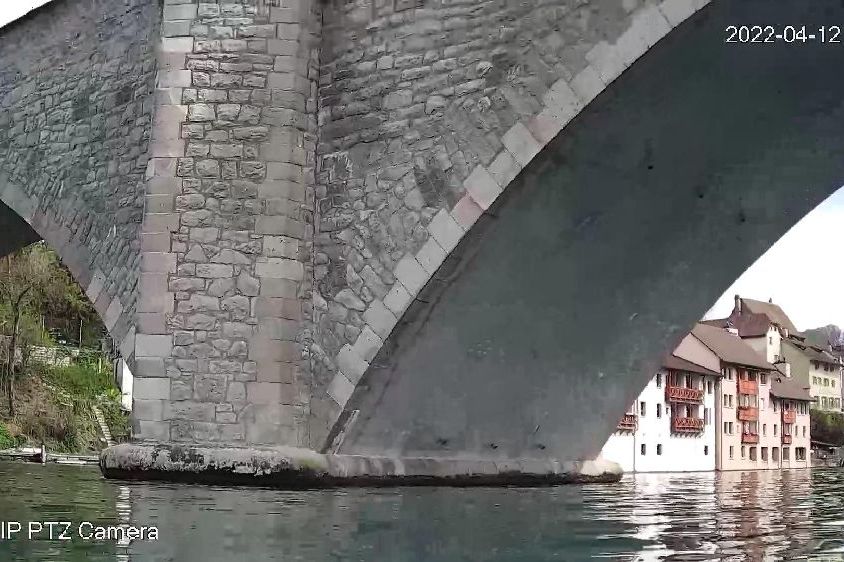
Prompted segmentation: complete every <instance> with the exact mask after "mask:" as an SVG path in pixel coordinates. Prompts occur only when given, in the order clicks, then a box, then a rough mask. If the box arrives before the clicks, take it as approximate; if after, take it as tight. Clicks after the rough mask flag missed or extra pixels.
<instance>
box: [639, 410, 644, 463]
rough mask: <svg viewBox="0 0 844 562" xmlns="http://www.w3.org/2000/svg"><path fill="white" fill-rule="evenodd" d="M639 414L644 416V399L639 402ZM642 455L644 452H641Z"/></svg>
mask: <svg viewBox="0 0 844 562" xmlns="http://www.w3.org/2000/svg"><path fill="white" fill-rule="evenodd" d="M639 415H640V416H642V417H643V418H644V417H645V401H644V400H642V401H641V402H639ZM642 454H643V455H644V453H642Z"/></svg>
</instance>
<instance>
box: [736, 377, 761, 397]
mask: <svg viewBox="0 0 844 562" xmlns="http://www.w3.org/2000/svg"><path fill="white" fill-rule="evenodd" d="M738 393H739V394H759V385H758V384H757V383H756V381H743V380H741V379H739V381H738Z"/></svg>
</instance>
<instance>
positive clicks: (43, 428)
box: [0, 364, 128, 453]
mask: <svg viewBox="0 0 844 562" xmlns="http://www.w3.org/2000/svg"><path fill="white" fill-rule="evenodd" d="M5 400H6V399H5V396H4V397H2V400H0V449H3V448H8V447H10V446H15V445H24V444H25V445H39V444H40V443H41V440H42V439H43V440H44V442H45V444H46V445H47V448H48V449H49V450H51V451H56V452H65V453H84V452H92V451H97V450H99V449H100V448H102V442H101V441H100V439H99V430H98V428H97V423H96V420H95V419H94V415H93V411H92V410H91V406H92V405H93V404H96V405H99V406H100V409H101V410H102V411H103V414H104V416H105V417H106V423H107V424H108V425H109V429H111V431H112V434H114V436H115V437H116V438H118V437H120V436H122V435H125V434H127V433H128V421H127V419H126V416H124V415H123V414H122V412H121V411H120V402H119V400H120V394H119V392H118V391H117V390H116V389H115V388H114V386H113V384H112V382H111V375H110V373H109V372H107V371H102V370H99V371H98V370H97V368H96V366H95V365H93V364H88V365H85V364H82V365H71V366H69V367H60V368H56V367H54V368H43V367H42V368H36V369H34V372H33V374H31V375H30V376H28V377H26V378H25V379H24V380H22V381H20V382H19V383H18V385H17V390H16V400H15V408H16V410H17V411H16V415H15V416H14V417H10V416H9V413H8V409H7V407H6V401H5ZM4 442H5V443H4ZM4 445H5V446H4Z"/></svg>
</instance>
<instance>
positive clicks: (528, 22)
mask: <svg viewBox="0 0 844 562" xmlns="http://www.w3.org/2000/svg"><path fill="white" fill-rule="evenodd" d="M704 4H706V0H667V1H665V2H654V1H652V0H625V1H624V2H617V1H614V0H606V1H605V0H594V1H586V0H579V1H570V0H540V1H537V2H520V3H519V2H508V1H504V0H491V1H478V0H418V1H413V0H356V1H350V2H339V1H334V2H332V3H331V5H330V9H329V8H326V10H325V17H324V22H323V45H322V53H321V67H320V90H319V131H320V137H319V140H320V142H319V144H318V147H317V152H318V155H317V160H318V170H319V171H318V175H317V189H316V198H317V199H316V209H317V216H316V225H317V232H316V234H315V262H314V263H315V268H314V288H315V291H314V317H313V320H314V328H313V334H314V342H313V345H312V346H311V357H312V362H311V365H312V368H313V375H312V376H313V381H314V383H313V384H314V391H313V399H312V413H313V417H312V429H311V437H312V443H311V445H312V446H313V447H315V448H324V447H327V446H330V445H331V443H330V442H329V441H331V440H332V439H333V437H334V435H335V434H336V433H337V432H338V430H340V429H341V428H339V427H335V422H336V420H337V419H338V417H339V415H340V413H341V412H342V410H343V408H344V407H345V406H346V404H347V402H348V401H349V398H350V397H351V395H352V393H353V392H355V388H356V386H357V384H358V382H359V381H361V379H362V377H364V375H365V373H366V371H367V369H368V368H369V365H370V363H371V362H372V361H373V360H376V355H377V354H378V352H379V350H380V349H381V348H382V346H383V345H384V341H385V340H387V338H388V337H390V335H391V333H392V332H393V330H394V328H395V327H396V326H397V324H399V321H400V319H401V318H402V316H403V315H404V314H405V312H406V311H407V310H408V309H409V307H411V305H412V302H413V301H414V299H415V298H417V297H419V295H420V292H421V291H422V290H423V288H424V287H425V286H426V283H428V282H429V280H430V279H431V278H432V277H436V275H437V271H438V270H439V269H440V266H441V265H442V264H443V263H444V261H445V260H446V257H447V256H448V255H449V253H450V252H451V251H452V250H453V249H454V248H455V246H456V245H457V243H458V242H459V241H460V240H461V238H462V237H463V236H464V234H465V233H466V232H467V231H468V230H469V229H470V228H471V227H472V226H473V224H475V222H476V221H477V220H478V219H479V218H480V216H481V215H482V214H483V213H484V212H485V211H486V210H487V209H488V208H489V207H490V205H492V203H493V202H494V201H495V199H496V198H497V196H498V195H499V194H500V193H501V192H502V191H503V190H504V189H506V187H507V186H508V185H509V184H510V182H511V181H512V180H513V179H514V178H515V177H516V175H517V174H518V173H519V172H520V170H521V169H522V168H524V166H526V165H527V164H528V163H529V162H530V161H531V160H532V158H533V157H534V156H535V155H536V154H538V153H539V151H540V150H541V149H542V147H543V146H544V145H545V144H547V143H548V142H549V141H550V140H551V139H552V138H554V137H555V135H557V133H558V132H559V131H560V130H561V129H562V128H563V127H564V126H565V125H566V123H568V122H569V121H570V120H571V119H572V118H574V116H575V115H576V114H577V113H578V112H579V111H580V110H581V109H582V108H583V107H584V106H585V105H586V104H588V103H589V102H590V101H591V100H592V99H593V98H594V97H595V96H596V95H597V94H598V93H599V92H601V91H602V90H603V89H604V88H605V87H606V85H607V84H609V83H610V82H612V81H613V80H614V79H615V78H616V77H617V76H618V75H619V74H620V73H621V72H622V71H623V70H624V69H625V68H626V67H627V66H629V65H630V64H632V63H633V62H634V61H635V60H636V59H637V58H638V57H639V56H641V55H642V54H644V53H645V51H646V50H647V49H648V48H650V47H651V46H652V45H654V44H655V43H656V42H657V41H658V40H659V39H660V38H662V37H663V36H664V35H665V34H666V33H668V32H669V31H670V30H671V29H672V27H674V26H676V25H678V24H679V23H680V22H682V21H683V20H684V19H685V18H687V17H688V16H690V15H691V14H692V13H694V12H695V11H696V10H697V9H699V8H700V7H702V6H703V5H704ZM364 386H365V385H364ZM359 388H360V389H362V390H360V391H361V392H365V391H366V389H365V388H363V387H359ZM373 392H377V389H376V390H373ZM332 429H333V432H332ZM335 445H336V443H335Z"/></svg>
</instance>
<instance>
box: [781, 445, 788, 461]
mask: <svg viewBox="0 0 844 562" xmlns="http://www.w3.org/2000/svg"><path fill="white" fill-rule="evenodd" d="M788 457H789V454H788V447H783V448H782V460H784V461H787V460H789V458H788Z"/></svg>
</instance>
